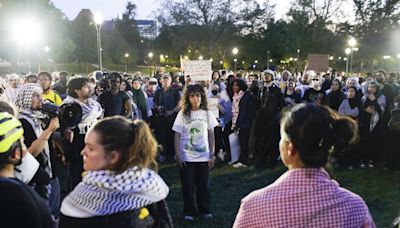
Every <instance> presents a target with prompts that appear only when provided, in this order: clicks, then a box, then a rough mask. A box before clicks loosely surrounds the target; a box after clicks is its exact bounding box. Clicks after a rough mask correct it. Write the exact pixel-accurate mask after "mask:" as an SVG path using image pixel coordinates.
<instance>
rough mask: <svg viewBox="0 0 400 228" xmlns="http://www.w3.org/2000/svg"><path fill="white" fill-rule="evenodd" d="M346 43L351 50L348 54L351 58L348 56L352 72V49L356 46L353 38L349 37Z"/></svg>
mask: <svg viewBox="0 0 400 228" xmlns="http://www.w3.org/2000/svg"><path fill="white" fill-rule="evenodd" d="M347 43H348V44H349V46H350V48H351V49H350V50H351V52H350V54H351V56H350V72H353V51H354V47H355V46H356V45H357V40H356V39H354V37H351V38H350V39H349V41H348V42H347Z"/></svg>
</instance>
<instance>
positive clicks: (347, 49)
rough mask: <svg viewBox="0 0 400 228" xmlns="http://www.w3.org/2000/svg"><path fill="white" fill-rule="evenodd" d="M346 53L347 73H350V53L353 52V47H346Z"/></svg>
mask: <svg viewBox="0 0 400 228" xmlns="http://www.w3.org/2000/svg"><path fill="white" fill-rule="evenodd" d="M344 53H346V56H347V57H346V75H347V74H348V72H349V55H350V53H352V51H351V49H350V48H346V50H344Z"/></svg>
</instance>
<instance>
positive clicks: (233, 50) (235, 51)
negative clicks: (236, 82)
mask: <svg viewBox="0 0 400 228" xmlns="http://www.w3.org/2000/svg"><path fill="white" fill-rule="evenodd" d="M238 53H239V49H237V48H233V49H232V54H233V56H234V57H236V55H237V54H238ZM233 62H235V64H234V65H235V72H236V62H237V59H236V58H235V59H234V60H233Z"/></svg>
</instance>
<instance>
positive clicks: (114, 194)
mask: <svg viewBox="0 0 400 228" xmlns="http://www.w3.org/2000/svg"><path fill="white" fill-rule="evenodd" d="M168 192H169V188H168V186H167V185H166V184H165V182H164V180H163V179H162V178H161V177H160V176H159V175H158V174H157V173H156V172H154V171H153V170H150V169H147V168H143V169H140V168H138V167H137V166H135V167H132V168H129V169H127V170H126V171H124V172H122V173H115V172H113V171H110V170H100V171H89V172H88V173H87V175H86V176H85V177H84V178H83V179H82V182H81V183H79V184H78V185H77V186H76V187H75V189H74V190H73V191H72V192H71V193H69V195H68V196H67V197H66V198H65V199H64V201H63V202H62V205H61V213H63V214H64V215H67V216H71V217H75V218H89V217H94V216H104V215H111V214H115V213H118V212H123V211H130V210H134V209H139V208H141V207H144V206H147V205H150V204H152V203H155V202H158V201H160V200H163V199H165V198H166V197H167V195H168Z"/></svg>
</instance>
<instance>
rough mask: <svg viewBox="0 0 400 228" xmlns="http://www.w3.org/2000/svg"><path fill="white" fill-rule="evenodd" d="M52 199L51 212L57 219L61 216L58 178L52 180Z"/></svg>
mask: <svg viewBox="0 0 400 228" xmlns="http://www.w3.org/2000/svg"><path fill="white" fill-rule="evenodd" d="M49 185H50V197H49V207H50V212H51V214H52V215H54V216H55V217H58V216H59V215H60V182H59V181H58V177H55V178H52V179H50V184H49Z"/></svg>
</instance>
